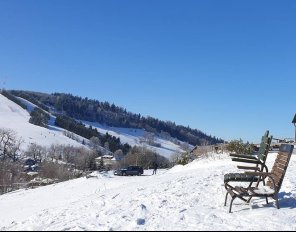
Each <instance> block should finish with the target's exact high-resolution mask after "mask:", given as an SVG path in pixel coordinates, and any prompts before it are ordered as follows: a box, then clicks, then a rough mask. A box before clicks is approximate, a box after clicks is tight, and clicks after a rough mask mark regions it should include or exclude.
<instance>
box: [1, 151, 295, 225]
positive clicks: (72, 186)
mask: <svg viewBox="0 0 296 232" xmlns="http://www.w3.org/2000/svg"><path fill="white" fill-rule="evenodd" d="M274 159H275V153H270V154H269V156H268V159H267V165H268V166H269V167H271V166H272V165H273V161H274ZM236 164H237V163H235V162H232V161H231V159H230V158H229V155H228V154H219V155H215V154H212V155H210V156H209V157H207V158H202V159H199V160H195V161H194V162H192V163H190V164H188V165H186V166H176V167H174V168H172V169H170V170H158V172H157V175H152V170H145V171H144V175H143V176H136V177H121V176H114V175H113V173H112V172H104V173H99V172H94V173H92V174H91V177H92V178H79V179H75V180H70V181H66V182H63V183H59V184H53V185H49V186H45V187H40V188H36V189H30V190H19V191H16V192H13V193H9V194H6V195H2V196H0V209H1V211H0V230H8V231H10V230H42V231H43V230H55V231H61V230H72V231H73V230H84V231H89V230H96V231H99V230H129V231H130V230H132V231H151V230H153V231H154V230H156V231H157V230H160V231H164V230H169V231H178V230H180V231H184V230H186V231H189V230H193V231H197V230H198V231H199V230H264V231H266V230H280V231H283V230H296V210H295V208H296V187H295V186H296V179H295V175H296V154H294V155H293V156H292V158H291V161H290V165H289V167H288V170H287V173H286V176H285V179H284V182H283V185H282V188H281V191H280V195H279V199H280V200H279V203H280V206H281V209H280V210H278V209H277V208H276V207H275V203H274V201H273V200H272V199H271V198H270V202H271V203H270V204H269V205H266V202H265V199H260V198H254V199H253V200H252V202H251V204H247V203H245V202H242V201H240V200H239V199H236V200H235V201H234V205H233V209H232V211H233V213H231V214H229V213H228V210H229V202H228V206H226V207H225V206H224V199H225V194H226V191H225V189H224V186H223V177H224V174H226V173H229V172H237V168H236Z"/></svg>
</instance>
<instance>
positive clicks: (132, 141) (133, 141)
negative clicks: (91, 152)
mask: <svg viewBox="0 0 296 232" xmlns="http://www.w3.org/2000/svg"><path fill="white" fill-rule="evenodd" d="M83 123H84V124H85V125H87V126H92V127H93V128H97V130H98V131H99V132H100V133H102V134H106V133H108V134H110V135H112V136H115V137H116V138H120V141H121V142H122V143H128V144H129V145H131V146H143V145H144V146H146V147H147V148H148V149H150V150H152V151H155V152H157V153H158V154H161V155H162V156H164V157H166V158H168V159H170V158H171V157H172V156H173V155H174V154H175V153H176V152H179V153H182V152H184V150H182V149H181V147H180V146H179V145H176V144H175V143H173V142H171V141H169V140H165V139H162V138H159V137H157V136H156V137H155V142H156V143H158V144H161V147H155V146H150V145H148V144H147V143H141V139H143V138H144V134H145V131H144V130H143V129H133V128H118V127H110V126H104V125H101V124H99V123H93V122H87V121H83ZM189 146H190V145H189ZM191 149H193V146H191Z"/></svg>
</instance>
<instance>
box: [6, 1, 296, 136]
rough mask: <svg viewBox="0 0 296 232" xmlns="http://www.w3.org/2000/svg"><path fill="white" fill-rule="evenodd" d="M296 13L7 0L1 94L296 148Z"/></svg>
mask: <svg viewBox="0 0 296 232" xmlns="http://www.w3.org/2000/svg"><path fill="white" fill-rule="evenodd" d="M295 12H296V2H295V1H234V0H233V1H218V0H216V1H211V0H207V1H195V0H194V1H190V0H186V1H181V0H179V1H173V0H166V1H165V0H157V1H156V0H149V1H148V0H141V1H137V0H133V1H131V0H125V1H120V0H117V1H114V0H108V1H107V0H106V1H95V0H88V1H82V0H81V1H78V0H71V1H70V0H67V1H66V0H44V1H37V0H36V1H32V0H26V1H22V0H19V1H15V0H0V85H1V86H5V88H7V89H23V90H33V91H41V92H48V93H52V92H66V93H72V94H74V95H79V96H82V97H88V98H93V99H97V100H100V101H109V102H111V103H115V104H116V105H118V106H122V107H125V108H126V109H127V110H129V111H132V112H134V113H140V114H142V115H144V116H147V115H149V116H153V117H156V118H159V119H161V120H170V121H174V122H176V123H177V124H181V125H185V126H187V125H189V126H190V127H192V128H196V129H200V130H202V131H203V132H205V133H207V134H209V135H213V136H216V137H220V138H222V139H226V140H232V139H239V138H241V139H243V140H244V141H250V142H258V141H259V140H260V138H261V136H262V135H263V133H264V132H265V131H266V130H267V129H269V130H270V132H271V134H273V135H274V137H278V138H287V137H289V138H293V137H294V126H293V124H292V123H291V121H292V119H293V117H294V114H295V113H296V110H295V100H296V94H295V90H296V65H295V64H296V26H295V25H296V14H295ZM4 81H5V85H4V84H3V82H4Z"/></svg>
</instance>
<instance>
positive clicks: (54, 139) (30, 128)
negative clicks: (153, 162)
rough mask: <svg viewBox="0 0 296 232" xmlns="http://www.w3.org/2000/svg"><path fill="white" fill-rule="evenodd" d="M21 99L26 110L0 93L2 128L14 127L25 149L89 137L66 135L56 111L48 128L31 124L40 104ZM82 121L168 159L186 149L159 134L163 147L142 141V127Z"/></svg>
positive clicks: (103, 132)
mask: <svg viewBox="0 0 296 232" xmlns="http://www.w3.org/2000/svg"><path fill="white" fill-rule="evenodd" d="M18 99H19V100H20V101H21V102H22V103H23V104H25V105H26V106H27V109H28V110H24V109H23V108H21V107H20V106H19V105H17V104H15V103H14V102H12V101H10V100H8V99H7V98H6V97H4V96H3V95H1V94H0V128H5V129H12V130H13V131H15V132H16V133H17V136H18V137H19V138H20V137H21V138H22V139H23V140H24V143H23V145H22V149H26V148H27V147H28V146H29V145H30V144H31V143H37V144H39V145H42V146H46V147H49V146H50V145H52V144H64V145H73V146H82V141H83V140H86V139H84V138H82V137H81V136H78V135H75V137H76V138H77V140H78V141H79V142H77V141H75V140H72V139H70V138H68V137H66V136H65V135H64V131H65V130H64V129H62V128H59V127H57V126H55V119H56V117H55V116H54V115H51V114H49V115H50V120H49V125H48V129H46V128H43V127H39V126H35V125H32V124H30V123H29V119H30V112H32V110H33V109H34V108H36V107H37V106H36V105H34V104H33V103H31V102H29V101H27V100H25V99H23V98H20V97H18ZM47 113H48V112H47ZM83 123H84V124H85V125H88V126H90V125H91V126H92V127H94V128H97V130H98V131H99V132H100V133H102V134H106V132H108V133H109V134H110V135H112V136H115V137H117V138H120V141H121V142H122V143H123V144H124V143H128V144H129V145H131V146H135V145H137V146H146V147H147V148H148V149H150V150H152V151H155V152H157V153H158V154H160V155H162V156H164V157H166V158H168V159H170V158H171V157H172V155H174V154H175V153H176V152H179V153H180V152H184V151H183V150H182V148H181V146H179V145H176V144H175V143H173V142H172V141H169V140H166V139H162V138H159V137H155V142H156V143H158V144H160V145H161V146H160V147H155V146H150V145H148V144H147V143H141V140H143V136H144V133H145V131H144V130H143V129H132V128H117V127H108V126H103V125H101V124H99V123H93V122H85V121H84V122H83ZM180 142H181V141H180ZM191 148H193V146H191Z"/></svg>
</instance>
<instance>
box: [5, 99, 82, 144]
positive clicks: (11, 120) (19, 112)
mask: <svg viewBox="0 0 296 232" xmlns="http://www.w3.org/2000/svg"><path fill="white" fill-rule="evenodd" d="M26 105H28V106H29V109H31V110H32V107H34V105H33V104H29V103H28V102H26ZM29 119H30V114H29V112H28V111H26V110H24V109H23V108H21V107H20V106H19V105H17V104H15V103H14V102H12V101H10V100H8V99H7V98H6V97H4V96H3V95H1V94H0V128H5V129H11V130H13V131H15V132H16V133H17V137H18V138H20V137H21V138H22V139H23V140H24V143H23V145H22V149H26V148H27V147H28V146H29V145H30V144H31V143H36V144H39V145H43V146H47V147H48V146H50V145H52V144H64V145H73V146H82V144H81V143H78V142H76V141H75V140H72V139H69V138H68V137H66V136H64V135H63V131H64V130H63V129H61V128H58V127H55V126H54V125H53V120H54V119H53V118H52V117H51V120H50V121H51V125H50V126H49V129H46V128H43V127H39V126H35V125H33V124H31V123H29Z"/></svg>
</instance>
